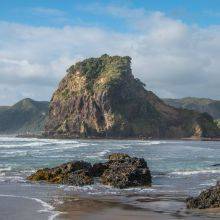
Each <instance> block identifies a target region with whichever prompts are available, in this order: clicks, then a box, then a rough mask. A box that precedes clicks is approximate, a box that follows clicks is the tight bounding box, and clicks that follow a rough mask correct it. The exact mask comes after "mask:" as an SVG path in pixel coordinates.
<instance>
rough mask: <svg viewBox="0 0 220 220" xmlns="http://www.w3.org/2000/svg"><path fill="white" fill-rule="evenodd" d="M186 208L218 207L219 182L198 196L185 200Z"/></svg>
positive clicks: (219, 203) (219, 200)
mask: <svg viewBox="0 0 220 220" xmlns="http://www.w3.org/2000/svg"><path fill="white" fill-rule="evenodd" d="M186 205H187V208H188V209H207V208H219V207H220V183H219V182H218V183H217V184H216V186H213V187H211V188H209V189H207V190H205V191H203V192H201V194H200V195H199V196H198V197H195V198H193V197H190V198H188V199H187V201H186Z"/></svg>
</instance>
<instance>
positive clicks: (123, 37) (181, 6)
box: [0, 0, 220, 105]
mask: <svg viewBox="0 0 220 220" xmlns="http://www.w3.org/2000/svg"><path fill="white" fill-rule="evenodd" d="M0 3H1V7H0V105H12V104H14V103H15V102H17V101H19V100H21V99H23V98H26V97H29V98H32V99H36V100H50V98H51V96H52V93H53V91H54V90H55V89H56V88H57V86H58V83H59V81H60V80H61V79H62V78H63V77H64V76H65V74H66V69H68V67H69V66H70V65H72V64H74V63H75V62H77V61H80V60H83V59H85V58H88V57H98V56H100V55H102V54H106V53H107V54H110V55H121V56H130V57H131V58H132V70H133V74H134V75H135V77H137V78H140V79H141V80H142V81H143V82H144V83H145V84H146V89H147V90H152V91H153V92H155V93H156V94H157V95H158V96H159V97H161V98H165V97H169V98H182V97H186V96H193V97H205V98H212V99H220V71H219V70H220V62H219V61H220V1H219V0H211V1H207V0H182V1H180V0H169V1H165V0H144V1H143V0H121V1H120V0H117V1H107V0H102V1H92V0H90V1H89V0H80V1H76V0H75V1H74V0H7V1H6V0H0Z"/></svg>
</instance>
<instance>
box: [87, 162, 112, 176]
mask: <svg viewBox="0 0 220 220" xmlns="http://www.w3.org/2000/svg"><path fill="white" fill-rule="evenodd" d="M107 168H108V163H95V164H94V165H93V166H92V168H91V169H90V172H91V175H92V176H94V177H100V176H101V175H102V174H103V173H104V171H105V170H106V169H107Z"/></svg>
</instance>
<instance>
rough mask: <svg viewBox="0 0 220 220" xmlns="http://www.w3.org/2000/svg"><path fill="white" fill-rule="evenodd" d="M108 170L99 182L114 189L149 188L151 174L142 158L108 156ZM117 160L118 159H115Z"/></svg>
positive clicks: (120, 155) (121, 155)
mask: <svg viewBox="0 0 220 220" xmlns="http://www.w3.org/2000/svg"><path fill="white" fill-rule="evenodd" d="M109 158H111V159H113V160H110V161H109V162H108V169H106V170H105V171H104V173H103V174H102V175H101V182H102V183H103V184H104V185H110V186H113V187H116V188H128V187H137V186H151V173H150V170H149V169H148V166H147V163H146V161H145V160H144V159H143V158H135V157H134V158H131V157H129V156H128V155H124V154H114V155H110V156H109ZM117 158H118V159H117Z"/></svg>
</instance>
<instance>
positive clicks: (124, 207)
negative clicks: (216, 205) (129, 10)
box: [56, 197, 220, 220]
mask: <svg viewBox="0 0 220 220" xmlns="http://www.w3.org/2000/svg"><path fill="white" fill-rule="evenodd" d="M154 202H155V208H154V210H153V209H151V208H150V206H151V205H150V204H151V203H153V202H151V201H148V202H145V204H146V206H147V204H148V203H149V207H148V208H147V207H146V208H141V207H136V206H134V205H132V204H126V203H122V202H119V201H117V200H116V199H112V198H109V199H106V198H105V197H102V198H96V199H94V198H90V197H87V198H86V197H75V198H72V200H69V201H65V202H64V203H63V204H60V205H58V206H57V207H56V210H57V211H59V212H60V213H61V214H60V215H59V216H58V217H57V218H56V219H57V220H103V219H105V220H112V219H114V220H134V219H135V220H161V219H163V220H171V219H172V220H174V219H175V220H176V219H188V220H200V219H201V217H202V218H203V219H209V218H213V217H214V218H215V217H216V218H219V214H220V212H219V209H218V210H215V209H214V210H213V209H212V210H193V211H192V210H186V208H185V206H184V204H182V203H180V204H179V203H178V202H177V201H175V202H173V206H174V207H175V206H177V207H178V209H176V210H175V209H173V210H172V211H168V210H160V209H158V210H157V209H156V206H160V204H161V205H163V203H164V202H166V201H163V200H157V201H154ZM167 203H169V201H167ZM201 215H202V216H201Z"/></svg>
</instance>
